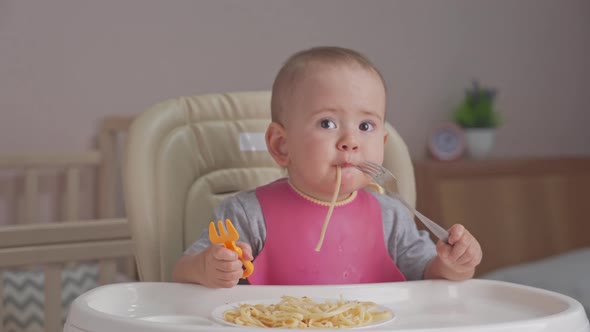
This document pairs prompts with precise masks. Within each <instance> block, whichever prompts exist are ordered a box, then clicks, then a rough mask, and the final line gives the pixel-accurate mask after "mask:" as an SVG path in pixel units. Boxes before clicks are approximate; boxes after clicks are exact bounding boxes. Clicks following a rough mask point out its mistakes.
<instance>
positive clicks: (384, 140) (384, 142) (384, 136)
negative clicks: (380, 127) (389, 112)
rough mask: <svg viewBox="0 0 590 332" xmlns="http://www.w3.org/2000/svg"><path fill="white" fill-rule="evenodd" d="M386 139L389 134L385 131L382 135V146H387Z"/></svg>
mask: <svg viewBox="0 0 590 332" xmlns="http://www.w3.org/2000/svg"><path fill="white" fill-rule="evenodd" d="M387 137H389V132H388V131H387V130H385V134H384V135H383V145H385V144H387Z"/></svg>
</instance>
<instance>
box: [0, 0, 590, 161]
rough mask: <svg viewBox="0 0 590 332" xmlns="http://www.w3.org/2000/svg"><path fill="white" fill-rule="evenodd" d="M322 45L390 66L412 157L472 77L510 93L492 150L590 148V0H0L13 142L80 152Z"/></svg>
mask: <svg viewBox="0 0 590 332" xmlns="http://www.w3.org/2000/svg"><path fill="white" fill-rule="evenodd" d="M323 44H327V45H340V46H346V47H352V48H355V49H357V50H360V51H362V52H364V53H365V54H367V55H368V56H369V57H370V58H372V59H373V60H374V62H375V63H376V64H377V65H378V66H379V67H380V68H381V69H382V71H383V74H384V76H385V78H386V80H387V81H388V84H389V88H390V91H389V97H390V101H389V114H388V117H389V120H390V121H391V122H392V123H393V124H394V125H395V126H396V127H397V128H398V130H399V131H400V133H401V135H402V136H403V137H404V138H405V139H406V141H407V143H408V145H409V147H410V150H411V153H412V154H413V156H414V157H415V158H422V157H423V156H424V151H425V149H424V146H425V141H426V137H427V134H428V132H429V130H430V129H431V128H432V127H433V126H434V125H435V124H436V123H438V122H439V121H441V120H446V119H449V117H450V113H451V108H452V106H453V105H454V104H455V103H457V102H458V100H459V99H460V98H461V97H462V95H463V90H464V88H466V87H467V86H468V85H469V84H470V80H471V79H472V78H474V77H477V78H479V79H480V80H481V81H482V82H483V83H484V84H485V85H492V86H494V87H497V88H498V89H499V91H500V94H499V98H498V109H499V110H500V112H501V113H502V114H503V115H505V117H506V123H505V125H504V126H503V127H501V129H500V130H499V137H498V141H497V145H496V148H495V150H494V156H495V157H504V156H538V155H543V156H546V155H558V154H585V155H588V154H590V131H589V130H588V129H587V128H586V126H587V124H588V123H589V122H590V121H589V120H590V115H589V114H590V107H589V106H588V105H589V104H590V79H589V77H590V1H588V0H519V1H513V0H494V1H492V0H488V1H484V0H430V1H427V0H414V1H409V0H408V1H376V0H365V1H343V0H319V1H312V0H297V1H296V0H293V1H280V0H249V1H245V0H205V1H196V0H190V1H189V0H184V1H181V0H174V1H156V0H151V1H150V0H103V1H92V2H91V1H77V0H52V1H34V0H21V1H18V0H12V1H10V0H0V153H12V152H23V151H26V152H38V151H45V152H49V151H56V152H59V151H70V150H74V151H83V150H86V149H87V148H89V147H91V146H93V144H94V135H95V133H96V127H97V125H98V123H99V121H100V119H101V118H102V117H104V116H106V115H113V114H136V113H138V112H140V111H142V110H144V109H146V108H147V107H149V106H150V105H152V104H154V103H157V102H159V101H162V100H164V99H167V98H171V97H176V96H180V95H193V94H201V93H209V92H221V91H237V90H258V89H269V88H270V86H271V83H272V79H273V78H274V75H275V73H276V71H277V70H278V68H279V66H280V64H281V63H282V61H283V60H284V59H285V58H286V57H287V56H288V55H290V54H291V53H293V52H295V51H297V50H300V49H302V48H307V47H310V46H315V45H323Z"/></svg>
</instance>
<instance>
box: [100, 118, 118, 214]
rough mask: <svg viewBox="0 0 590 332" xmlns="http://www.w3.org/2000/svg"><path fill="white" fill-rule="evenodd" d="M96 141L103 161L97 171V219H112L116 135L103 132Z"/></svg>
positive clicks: (115, 188) (115, 172)
mask: <svg viewBox="0 0 590 332" xmlns="http://www.w3.org/2000/svg"><path fill="white" fill-rule="evenodd" d="M98 140H99V146H100V154H101V156H102V159H103V160H102V163H101V164H100V168H99V171H98V187H99V188H98V217H99V218H113V217H114V216H115V214H116V208H117V195H116V193H117V168H116V159H115V158H116V143H117V140H116V135H115V134H114V133H112V132H111V131H109V130H103V131H102V132H101V133H100V135H99V138H98Z"/></svg>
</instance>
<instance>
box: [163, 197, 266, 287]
mask: <svg viewBox="0 0 590 332" xmlns="http://www.w3.org/2000/svg"><path fill="white" fill-rule="evenodd" d="M214 214H215V217H214V219H215V220H225V219H226V218H227V219H230V220H231V222H232V224H233V225H234V226H235V227H236V230H237V231H238V234H239V235H240V239H239V241H237V242H236V244H237V245H238V246H239V247H240V248H242V250H243V252H244V258H246V259H247V260H252V259H253V256H255V255H257V253H258V252H259V251H260V249H261V248H262V244H263V239H264V238H265V237H266V228H265V226H264V220H263V217H262V210H261V208H260V204H259V203H258V200H257V199H256V194H255V192H254V191H248V192H241V193H238V194H236V195H234V196H232V197H230V198H227V199H225V200H224V201H222V202H221V204H219V206H218V207H217V208H216V209H215V213H214ZM242 272H243V271H242V263H241V261H240V260H238V258H237V254H236V253H235V252H233V251H231V250H229V249H226V248H225V247H223V246H221V245H212V244H211V241H209V232H208V230H207V229H205V230H203V232H202V233H201V236H200V237H199V238H198V239H197V241H195V243H193V245H192V246H191V247H190V248H188V249H187V250H186V251H185V253H184V255H183V256H182V257H180V259H179V260H178V261H177V262H176V265H175V266H174V270H173V273H172V279H173V281H175V282H184V283H198V284H202V285H205V286H208V287H215V288H217V287H233V286H234V285H235V284H236V283H237V282H238V281H239V277H241V275H242Z"/></svg>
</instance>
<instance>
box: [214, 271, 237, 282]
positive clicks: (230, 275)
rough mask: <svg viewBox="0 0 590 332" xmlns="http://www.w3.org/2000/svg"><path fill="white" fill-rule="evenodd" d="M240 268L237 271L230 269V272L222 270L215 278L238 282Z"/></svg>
mask: <svg viewBox="0 0 590 332" xmlns="http://www.w3.org/2000/svg"><path fill="white" fill-rule="evenodd" d="M242 273H243V271H242V269H241V268H240V269H239V270H238V271H232V272H223V273H220V274H219V275H218V276H217V278H218V279H219V280H220V281H230V282H236V283H237V282H238V280H239V279H240V277H242Z"/></svg>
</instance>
